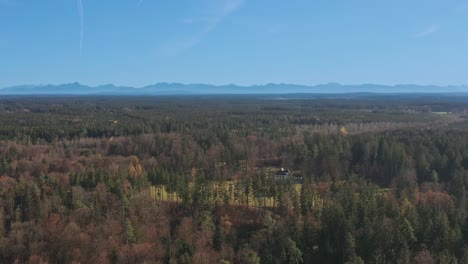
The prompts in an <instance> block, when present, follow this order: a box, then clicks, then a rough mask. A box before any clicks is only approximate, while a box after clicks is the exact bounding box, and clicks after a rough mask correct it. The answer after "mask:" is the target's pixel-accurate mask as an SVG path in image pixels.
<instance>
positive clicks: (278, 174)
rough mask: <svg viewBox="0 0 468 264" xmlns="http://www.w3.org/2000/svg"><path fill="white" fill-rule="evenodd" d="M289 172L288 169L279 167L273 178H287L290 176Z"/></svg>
mask: <svg viewBox="0 0 468 264" xmlns="http://www.w3.org/2000/svg"><path fill="white" fill-rule="evenodd" d="M289 174H290V171H289V170H285V169H283V168H281V169H279V170H278V171H277V172H276V173H275V179H276V180H289V177H290V175H289Z"/></svg>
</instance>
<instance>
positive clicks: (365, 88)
mask: <svg viewBox="0 0 468 264" xmlns="http://www.w3.org/2000/svg"><path fill="white" fill-rule="evenodd" d="M294 93H296V94H327V93H331V94H334V93H386V94H398V93H468V85H459V86H455V85H450V86H436V85H414V84H401V85H379V84H360V85H343V84H339V83H327V84H319V85H298V84H284V83H279V84H274V83H269V84H264V85H251V86H239V85H235V84H229V85H211V84H182V83H157V84H152V85H148V86H144V87H140V88H136V87H128V86H115V85H113V84H107V85H99V86H88V85H84V84H80V83H78V82H74V83H67V84H60V85H50V84H48V85H19V86H11V87H6V88H3V89H0V95H191V94H192V95H194V94H294Z"/></svg>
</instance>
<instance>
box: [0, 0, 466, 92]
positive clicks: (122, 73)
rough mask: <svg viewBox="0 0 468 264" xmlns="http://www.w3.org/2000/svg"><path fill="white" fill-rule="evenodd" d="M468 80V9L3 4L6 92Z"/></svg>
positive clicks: (204, 2) (310, 0) (256, 1)
mask: <svg viewBox="0 0 468 264" xmlns="http://www.w3.org/2000/svg"><path fill="white" fill-rule="evenodd" d="M74 81H78V82H81V83H85V84H89V85H99V84H106V83H114V84H117V85H131V86H144V85H147V84H151V83H156V82H183V83H212V84H229V83H235V84H240V85H250V84H264V83H270V82H273V83H281V82H284V83H297V84H318V83H327V82H340V83H343V84H358V83H380V84H397V83H415V84H437V85H446V84H466V83H468V1H467V0H439V1H434V0H387V1H384V0H321V1H318V0H290V1H286V0H112V1H111V0H0V87H5V86H11V85H19V84H47V83H51V84H60V83H67V82H74Z"/></svg>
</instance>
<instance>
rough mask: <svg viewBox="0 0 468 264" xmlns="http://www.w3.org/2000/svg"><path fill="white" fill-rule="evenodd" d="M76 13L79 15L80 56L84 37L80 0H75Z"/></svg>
mask: <svg viewBox="0 0 468 264" xmlns="http://www.w3.org/2000/svg"><path fill="white" fill-rule="evenodd" d="M76 3H77V6H78V13H79V15H80V56H81V54H82V52H83V37H84V14H83V3H82V2H81V0H77V2H76Z"/></svg>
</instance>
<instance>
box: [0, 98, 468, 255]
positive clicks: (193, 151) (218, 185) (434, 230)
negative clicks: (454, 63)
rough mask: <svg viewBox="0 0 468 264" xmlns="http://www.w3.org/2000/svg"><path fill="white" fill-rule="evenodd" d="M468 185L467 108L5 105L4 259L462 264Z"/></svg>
mask: <svg viewBox="0 0 468 264" xmlns="http://www.w3.org/2000/svg"><path fill="white" fill-rule="evenodd" d="M281 168H284V171H287V172H289V173H286V174H284V175H283V174H281V177H278V173H279V172H283V170H281ZM467 188H468V97H466V96H459V95H453V96H451V95H404V96H403V95H373V94H359V95H339V96H338V95H320V96H311V95H281V96H275V95H271V96H269V95H261V96H260V95H259V96H255V95H250V96H241V95H238V96H220V95H218V96H177V97H175V96H159V97H119V96H114V97H112V96H96V97H85V96H82V97H32V96H30V97H14V96H9V97H0V263H468V210H467V209H468V208H467V206H468V200H467V198H468V197H467V195H468V194H467V190H466V189H467Z"/></svg>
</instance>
